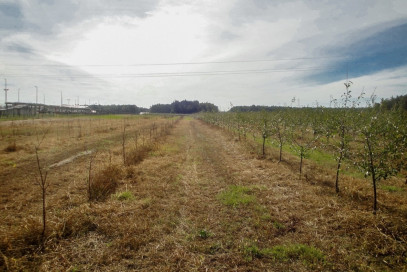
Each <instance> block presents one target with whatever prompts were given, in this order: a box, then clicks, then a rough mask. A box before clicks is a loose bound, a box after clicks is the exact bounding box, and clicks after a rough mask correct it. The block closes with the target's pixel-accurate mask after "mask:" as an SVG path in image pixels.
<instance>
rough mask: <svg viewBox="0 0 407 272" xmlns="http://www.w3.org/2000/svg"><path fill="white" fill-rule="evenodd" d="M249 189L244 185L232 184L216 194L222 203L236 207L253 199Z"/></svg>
mask: <svg viewBox="0 0 407 272" xmlns="http://www.w3.org/2000/svg"><path fill="white" fill-rule="evenodd" d="M251 192H252V191H251V189H250V188H247V187H245V186H238V185H232V186H230V187H229V188H228V190H226V191H224V192H221V193H219V194H218V199H220V200H221V201H222V203H223V204H225V205H228V206H232V207H237V206H239V205H240V204H243V205H247V204H249V203H252V202H254V201H255V197H254V196H253V195H250V193H251Z"/></svg>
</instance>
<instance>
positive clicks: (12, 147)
mask: <svg viewBox="0 0 407 272" xmlns="http://www.w3.org/2000/svg"><path fill="white" fill-rule="evenodd" d="M4 151H5V152H16V151H17V145H16V143H15V142H13V143H10V144H9V145H8V146H7V147H6V148H4Z"/></svg>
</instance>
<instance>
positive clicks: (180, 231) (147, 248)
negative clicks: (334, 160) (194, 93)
mask: <svg viewBox="0 0 407 272" xmlns="http://www.w3.org/2000/svg"><path fill="white" fill-rule="evenodd" d="M109 137H111V138H110V139H112V142H111V145H110V147H109V151H110V153H109V152H108V153H107V152H106V151H103V152H102V151H100V152H99V153H98V155H97V158H96V162H95V165H96V166H95V170H94V171H98V169H99V170H100V169H103V167H105V166H106V165H107V164H109V165H110V164H116V165H120V167H121V169H122V172H123V177H121V179H120V184H119V189H118V190H117V193H121V192H130V193H131V194H132V196H134V197H133V198H129V199H127V200H126V199H123V198H119V197H117V196H115V195H112V196H111V198H109V199H108V200H106V201H103V202H91V203H89V202H88V201H87V199H86V177H87V175H88V164H89V155H84V156H81V157H78V158H76V159H75V160H73V161H72V162H69V163H67V164H64V165H61V166H59V167H56V169H57V170H54V173H53V174H52V171H51V170H50V173H51V176H50V180H51V187H50V188H51V189H50V191H49V193H48V194H49V198H48V200H47V201H48V202H47V203H48V209H49V221H50V224H49V231H48V234H47V240H46V242H45V247H43V248H40V247H39V246H38V244H36V243H35V241H31V240H30V239H29V238H30V237H31V238H32V237H33V236H35V233H36V230H37V229H38V225H39V224H40V219H41V217H40V214H41V213H40V211H41V206H40V202H41V201H40V198H39V190H38V188H36V185H35V180H33V179H29V178H24V176H27V175H28V172H23V173H20V174H19V173H14V174H10V171H11V170H10V169H12V167H13V166H10V167H11V168H7V169H6V170H5V171H4V172H3V175H2V178H8V179H10V181H9V182H7V181H6V180H2V181H1V186H2V193H1V195H0V200H1V203H0V205H1V206H0V209H1V210H2V213H1V214H2V215H1V218H0V219H1V222H2V223H1V225H0V226H1V229H0V230H1V234H0V238H1V241H0V242H1V243H0V250H1V255H2V256H1V257H2V258H3V261H0V269H4V270H10V271H14V270H30V271H406V269H407V256H406V249H407V244H406V240H407V227H406V226H407V222H406V221H407V220H406V218H405V217H404V216H403V210H397V211H396V212H392V211H391V210H388V209H384V210H382V211H379V213H378V214H376V215H373V213H372V211H371V208H370V202H369V200H370V199H369V197H367V196H366V197H363V194H361V195H358V198H355V199H353V198H350V197H349V195H346V194H344V195H339V196H338V195H336V194H335V193H334V190H333V189H332V188H331V187H329V186H326V185H324V184H315V183H314V182H312V181H310V180H305V179H303V180H300V179H299V177H298V174H297V173H296V172H294V171H293V170H292V167H290V164H289V163H277V162H274V161H272V160H269V159H260V158H258V156H257V155H256V154H255V153H253V149H252V147H251V146H249V145H247V144H245V143H243V142H240V141H237V139H235V138H234V137H233V136H232V135H230V134H228V133H226V132H224V131H222V130H220V129H217V128H214V127H211V126H209V125H207V124H205V123H203V122H201V121H199V120H195V119H188V118H185V119H182V120H181V121H179V122H178V123H177V125H176V126H175V127H174V128H173V129H172V130H171V133H170V135H168V136H162V137H159V139H157V141H156V148H154V149H153V150H152V151H151V152H149V154H148V156H147V157H146V158H145V159H144V160H142V161H141V162H138V163H137V164H135V165H123V163H122V161H121V142H120V133H119V132H118V134H117V135H116V138H114V136H112V135H110V136H109ZM17 145H18V142H17ZM87 146H91V144H90V143H88V144H87ZM78 149H79V150H81V151H83V150H84V149H83V147H82V148H72V149H70V150H71V152H68V154H66V152H62V151H60V152H61V153H58V152H56V153H55V155H54V156H55V158H56V157H58V158H61V157H64V158H68V157H70V156H72V155H74V154H77V151H78ZM11 154H12V153H11ZM62 154H64V156H62ZM3 155H4V156H6V154H3ZM60 160H62V159H60ZM48 161H54V162H56V160H51V159H50V160H48ZM29 163H30V160H29V159H27V162H26V164H27V165H28V164H29ZM29 169H30V171H32V173H31V172H30V173H31V174H30V175H31V176H35V167H32V168H29ZM27 184H28V185H27ZM226 196H227V197H226ZM228 197H230V198H228ZM30 241H31V243H29V242H30ZM292 248H302V251H301V250H300V251H296V252H293V251H290V249H292ZM304 248H305V249H304Z"/></svg>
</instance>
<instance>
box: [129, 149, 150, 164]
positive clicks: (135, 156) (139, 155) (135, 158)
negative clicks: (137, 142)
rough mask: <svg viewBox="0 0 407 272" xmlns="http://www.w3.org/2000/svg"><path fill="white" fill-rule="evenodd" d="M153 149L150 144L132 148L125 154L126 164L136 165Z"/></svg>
mask: <svg viewBox="0 0 407 272" xmlns="http://www.w3.org/2000/svg"><path fill="white" fill-rule="evenodd" d="M152 150H153V146H152V145H144V146H141V147H139V148H137V149H134V150H132V151H131V152H129V154H127V155H126V164H127V165H136V164H139V163H140V162H142V161H143V160H144V159H145V158H146V157H147V155H148V153H149V152H150V151H152Z"/></svg>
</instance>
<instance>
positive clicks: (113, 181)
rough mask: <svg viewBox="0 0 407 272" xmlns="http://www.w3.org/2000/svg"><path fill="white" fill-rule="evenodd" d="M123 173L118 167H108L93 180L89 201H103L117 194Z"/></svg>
mask: <svg viewBox="0 0 407 272" xmlns="http://www.w3.org/2000/svg"><path fill="white" fill-rule="evenodd" d="M122 176H123V171H122V169H121V168H120V166H118V165H113V164H111V165H108V166H107V167H106V168H104V169H102V170H100V171H99V172H98V173H96V174H95V175H94V177H92V178H91V182H90V186H89V187H90V188H89V200H95V201H103V200H106V199H107V198H108V197H109V196H110V195H111V194H113V193H115V192H116V188H117V187H118V186H119V180H120V179H121V178H122Z"/></svg>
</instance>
